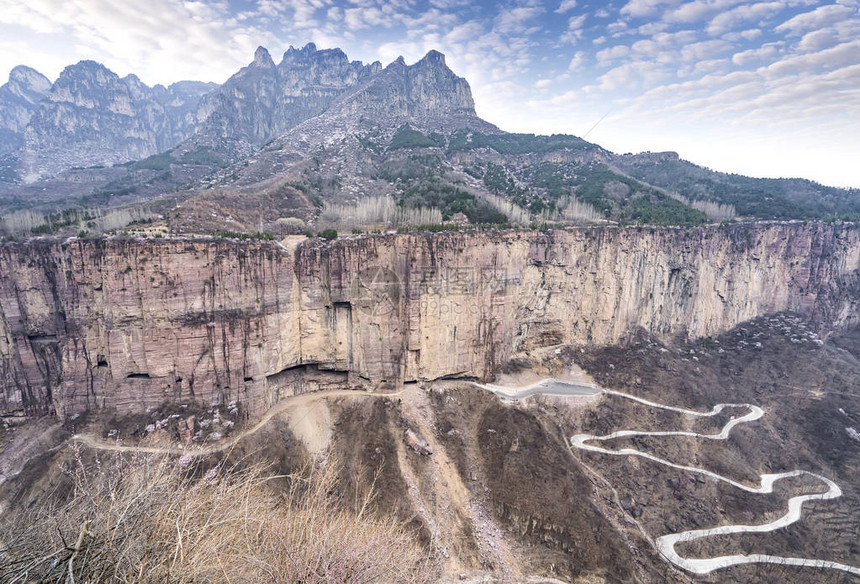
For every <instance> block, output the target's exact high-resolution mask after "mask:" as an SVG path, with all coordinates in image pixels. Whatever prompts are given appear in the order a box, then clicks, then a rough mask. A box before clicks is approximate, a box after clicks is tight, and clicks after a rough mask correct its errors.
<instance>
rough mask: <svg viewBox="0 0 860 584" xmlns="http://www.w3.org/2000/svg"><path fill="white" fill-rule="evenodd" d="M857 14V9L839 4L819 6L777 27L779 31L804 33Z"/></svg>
mask: <svg viewBox="0 0 860 584" xmlns="http://www.w3.org/2000/svg"><path fill="white" fill-rule="evenodd" d="M856 15H857V10H856V9H852V8H849V7H848V6H842V5H839V4H830V5H828V6H819V7H818V8H816V9H815V10H812V11H810V12H804V13H802V14H798V15H797V16H795V17H793V18H790V19H788V20H786V21H785V22H783V23H782V24H780V25H779V26H777V27H776V30H777V31H778V32H788V33H791V34H797V35H800V34H803V33H805V32H808V31H813V30H816V29H820V28H824V27H826V26H830V25H833V24H836V23H838V22H840V21H842V20H844V19H846V18H848V17H850V16H855V17H856Z"/></svg>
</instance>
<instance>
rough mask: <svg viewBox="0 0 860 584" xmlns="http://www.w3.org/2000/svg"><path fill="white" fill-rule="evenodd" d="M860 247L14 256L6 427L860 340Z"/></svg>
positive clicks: (843, 234) (562, 242) (583, 240)
mask: <svg viewBox="0 0 860 584" xmlns="http://www.w3.org/2000/svg"><path fill="white" fill-rule="evenodd" d="M858 267H860V231H858V229H856V228H853V227H843V226H831V225H820V224H807V225H803V224H799V223H798V224H769V225H746V226H734V227H728V228H716V227H714V228H697V229H648V228H641V229H636V228H631V229H617V228H595V229H580V230H575V231H569V232H556V233H549V234H540V233H535V232H526V231H509V232H470V233H456V232H455V233H441V234H434V235H430V234H426V235H422V234H404V235H390V236H362V237H357V238H345V239H341V240H337V241H334V242H331V243H325V242H322V241H321V240H315V239H314V240H307V241H304V242H302V243H301V244H299V245H298V246H297V247H296V248H295V249H293V250H288V249H287V248H285V247H283V246H281V245H279V244H272V243H265V242H250V243H249V242H243V243H239V242H235V241H229V240H200V239H195V240H100V241H72V242H68V243H56V244H48V243H40V242H30V243H25V244H6V245H3V246H0V274H2V277H0V384H2V392H0V412H2V413H4V414H12V413H15V412H18V413H26V414H28V415H37V414H44V413H49V412H56V413H58V414H60V415H70V414H73V413H76V412H80V411H83V410H86V409H91V408H101V407H115V408H117V409H119V410H121V411H132V410H140V409H143V408H145V407H148V406H153V405H158V404H160V403H162V402H164V401H177V402H179V401H181V402H183V403H187V402H190V401H197V402H200V403H204V404H223V403H228V402H231V401H234V400H235V401H237V402H239V403H241V404H242V405H243V407H244V408H246V409H247V411H249V412H250V413H252V414H253V413H255V412H260V411H262V410H265V409H266V408H267V407H269V406H270V405H272V404H273V403H275V402H277V401H278V400H279V399H280V398H282V397H284V396H286V395H291V394H293V393H301V392H305V391H315V390H318V389H321V388H330V387H344V386H350V387H361V386H372V387H375V388H377V389H384V388H396V387H398V386H399V385H400V384H402V383H403V382H404V381H411V380H431V379H436V378H439V377H443V376H468V377H477V378H489V377H492V375H493V373H494V371H495V369H496V367H497V366H498V365H499V364H501V363H504V362H507V361H509V360H510V359H512V358H516V357H517V356H523V355H525V354H535V352H536V351H541V350H546V349H550V350H551V349H552V348H554V347H557V346H559V345H562V344H584V343H597V344H608V343H617V342H623V341H624V339H626V338H627V337H629V336H630V334H631V333H632V332H634V331H636V330H638V329H645V330H647V331H649V332H650V333H651V334H654V335H672V334H678V333H683V334H687V335H689V336H694V337H695V336H704V335H712V334H717V333H719V332H722V331H724V330H726V329H728V328H731V327H733V326H735V325H736V324H738V323H740V322H742V321H744V320H748V319H750V318H753V317H756V316H759V315H761V314H765V313H769V312H777V311H782V310H792V311H796V312H799V313H801V314H803V315H804V316H805V317H807V318H809V319H811V320H813V321H814V322H815V323H817V325H818V328H819V330H821V331H824V332H826V331H827V330H828V329H830V328H832V327H836V326H841V325H843V324H846V323H850V322H856V321H857V317H858V310H857V303H858V299H860V285H858V282H860V278H858Z"/></svg>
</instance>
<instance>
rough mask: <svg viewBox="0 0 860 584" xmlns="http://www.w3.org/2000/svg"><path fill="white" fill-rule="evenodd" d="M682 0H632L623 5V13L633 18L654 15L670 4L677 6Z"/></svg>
mask: <svg viewBox="0 0 860 584" xmlns="http://www.w3.org/2000/svg"><path fill="white" fill-rule="evenodd" d="M679 1H680V0H630V1H629V2H627V4H625V5H624V6H622V7H621V14H622V15H623V16H628V17H631V18H642V17H645V16H654V15H655V14H657V13H658V12H660V10H662V9H663V8H665V7H668V6H675V5H677V4H678V3H679Z"/></svg>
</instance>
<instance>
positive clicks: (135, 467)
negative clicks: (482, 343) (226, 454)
mask: <svg viewBox="0 0 860 584" xmlns="http://www.w3.org/2000/svg"><path fill="white" fill-rule="evenodd" d="M339 472H340V466H339V465H338V464H336V463H328V464H326V465H318V466H316V467H313V466H308V467H307V468H305V469H304V470H302V471H301V472H299V473H297V474H295V475H291V476H289V477H279V481H277V482H280V483H284V482H286V484H288V485H289V487H288V488H287V489H286V491H282V492H280V493H276V492H275V490H274V489H273V484H274V483H275V482H276V481H272V480H271V479H272V477H267V476H265V474H264V473H263V469H262V467H260V466H252V467H250V468H245V469H242V470H240V469H237V468H228V467H226V466H225V465H223V464H222V465H220V466H216V467H214V468H212V469H210V470H208V471H206V472H205V474H204V475H203V476H202V477H196V478H192V477H191V476H190V475H191V474H192V473H191V472H190V469H189V468H184V467H183V466H181V464H180V463H179V462H178V461H177V460H176V459H170V458H166V457H143V456H138V457H134V458H131V459H129V458H127V457H126V458H124V457H122V456H120V455H113V456H111V457H110V458H109V459H104V460H97V461H96V462H95V464H91V465H87V464H84V463H83V462H82V461H81V460H80V457H78V458H77V463H76V464H75V465H74V467H73V468H72V469H70V470H69V475H70V478H71V479H72V483H73V485H74V488H73V492H72V493H71V496H70V497H69V498H68V500H67V501H66V502H64V503H61V504H59V505H56V506H50V505H47V504H45V505H42V506H41V507H40V508H39V509H37V510H35V511H29V512H26V513H21V514H17V515H15V516H7V517H5V518H4V520H3V522H2V526H0V530H2V531H0V548H2V549H0V581H2V582H8V583H10V584H11V583H24V582H44V583H60V582H63V583H67V584H71V583H83V582H106V583H107V582H128V583H131V582H134V583H149V582H152V583H155V582H159V583H163V582H182V583H193V582H230V583H246V582H248V583H250V582H276V583H297V582H302V583H305V584H320V583H323V582H340V583H354V584H359V583H366V582H424V581H430V580H432V577H433V576H434V575H435V569H434V568H433V564H432V562H431V561H430V560H428V559H427V552H426V550H424V549H422V548H421V546H420V545H419V544H418V543H417V542H416V538H415V534H414V533H412V532H410V531H409V530H408V529H407V528H406V527H405V526H404V525H403V524H402V523H401V522H399V521H397V520H395V519H379V518H376V517H374V516H373V515H372V513H371V508H372V494H371V495H367V496H362V497H355V496H347V495H345V494H342V493H339V489H338V482H339V481H338V473H339Z"/></svg>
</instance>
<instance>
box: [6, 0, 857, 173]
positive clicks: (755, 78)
mask: <svg viewBox="0 0 860 584" xmlns="http://www.w3.org/2000/svg"><path fill="white" fill-rule="evenodd" d="M308 42H314V43H316V45H317V47H318V48H334V47H340V48H342V49H343V50H344V51H345V52H346V54H347V55H349V57H350V59H353V60H361V61H365V62H372V61H376V60H379V61H381V62H382V63H383V64H388V63H389V62H391V61H393V60H394V59H396V58H397V57H398V56H400V55H402V56H403V57H404V58H405V59H406V61H407V63H412V62H415V61H417V60H418V59H420V58H421V57H422V56H423V55H424V54H425V53H426V52H427V51H428V50H430V49H436V50H439V51H441V52H443V53H445V55H446V58H447V63H448V65H449V66H450V67H451V68H452V69H453V70H454V72H455V73H457V74H458V75H460V76H462V77H465V78H466V79H467V80H468V81H469V83H470V84H471V87H472V93H473V95H474V97H475V105H476V109H477V112H478V114H479V115H480V116H481V117H483V118H484V119H486V120H488V121H490V122H492V123H494V124H496V125H497V126H499V127H500V128H501V129H503V130H507V131H513V132H531V133H538V134H551V133H566V134H574V135H577V136H583V137H585V138H586V139H587V140H589V141H591V142H596V143H597V144H600V145H601V146H604V147H605V148H608V149H610V150H612V151H614V152H619V153H624V152H641V151H653V152H656V151H663V150H674V151H676V152H678V153H679V154H680V155H681V156H682V157H683V158H685V159H687V160H690V161H692V162H695V163H697V164H701V165H703V166H707V167H709V168H712V169H714V170H720V171H725V172H737V173H741V174H747V175H750V176H770V177H795V176H800V177H803V178H809V179H813V180H816V181H818V182H821V183H824V184H828V185H835V186H852V187H858V188H860V0H835V1H833V0H825V1H814V0H762V1H753V2H750V1H744V0H690V1H687V0H618V1H609V2H598V1H595V0H551V1H550V0H547V1H538V0H510V1H502V2H471V1H465V0H384V1H383V0H213V1H208V0H200V1H187V0H146V1H142V0H0V80H3V81H5V79H6V78H7V76H8V72H9V70H11V68H12V67H14V66H16V65H20V64H24V65H29V66H31V67H33V68H35V69H37V70H39V71H41V72H42V73H44V74H45V75H47V76H48V77H49V78H51V79H52V80H54V79H55V78H56V77H57V75H59V73H60V72H61V71H62V69H63V67H65V66H66V65H69V64H72V63H75V62H77V61H79V60H82V59H94V60H97V61H99V62H101V63H103V64H105V65H106V66H107V67H108V68H110V69H112V70H113V71H115V72H117V73H118V74H120V75H127V74H129V73H134V74H136V75H138V77H140V78H141V80H142V81H144V82H145V83H147V84H149V85H154V84H156V83H162V84H168V83H171V82H175V81H179V80H182V79H196V80H201V81H215V82H218V83H221V82H223V81H225V80H226V79H227V78H228V77H229V76H230V75H231V74H232V73H234V72H235V71H237V70H238V69H239V68H240V67H242V66H244V65H246V64H248V63H249V62H250V61H252V60H253V54H254V50H255V49H256V47H257V46H258V45H262V46H265V47H267V48H268V49H269V51H270V52H271V54H272V56H273V58H274V59H275V61H276V62H278V61H280V55H282V54H283V52H284V51H285V50H286V49H287V48H288V47H289V46H290V45H293V46H296V47H301V46H304V45H305V44H306V43H308ZM0 83H2V81H0Z"/></svg>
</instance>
